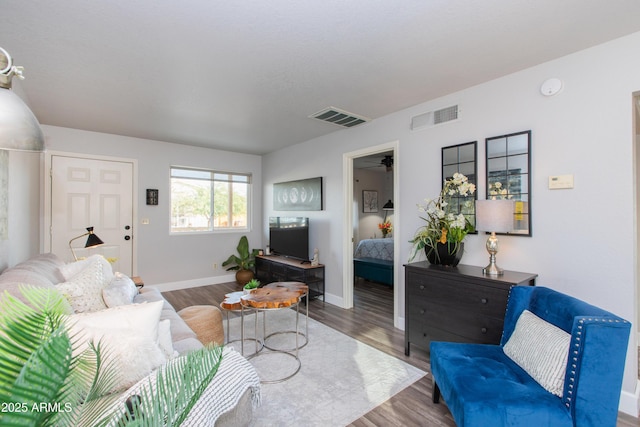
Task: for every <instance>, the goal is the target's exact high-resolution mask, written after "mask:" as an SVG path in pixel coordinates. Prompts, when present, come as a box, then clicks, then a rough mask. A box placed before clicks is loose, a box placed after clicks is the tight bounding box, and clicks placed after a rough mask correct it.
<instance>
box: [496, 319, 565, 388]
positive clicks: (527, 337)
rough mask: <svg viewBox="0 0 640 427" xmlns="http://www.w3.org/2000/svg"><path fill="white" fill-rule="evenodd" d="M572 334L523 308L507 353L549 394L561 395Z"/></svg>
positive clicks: (508, 343)
mask: <svg viewBox="0 0 640 427" xmlns="http://www.w3.org/2000/svg"><path fill="white" fill-rule="evenodd" d="M570 341H571V335H569V334H568V333H566V332H565V331H563V330H562V329H560V328H558V327H557V326H554V325H552V324H551V323H549V322H546V321H545V320H543V319H541V318H539V317H538V316H536V315H535V314H533V313H531V312H530V311H529V310H524V311H523V312H522V313H521V314H520V317H519V318H518V321H517V322H516V327H515V329H514V331H513V334H511V337H509V340H508V341H507V343H506V344H505V345H504V348H503V350H504V353H505V354H506V355H507V356H508V357H509V358H511V360H513V361H514V362H516V363H517V364H518V365H519V366H520V367H521V368H522V369H524V370H525V371H526V372H527V373H528V374H529V375H531V377H532V378H533V379H534V380H536V381H537V382H538V384H540V385H541V386H542V387H543V388H544V389H545V390H547V391H548V392H549V393H553V394H555V395H556V396H558V397H562V392H563V388H564V376H565V370H566V366H567V357H568V355H569V345H570Z"/></svg>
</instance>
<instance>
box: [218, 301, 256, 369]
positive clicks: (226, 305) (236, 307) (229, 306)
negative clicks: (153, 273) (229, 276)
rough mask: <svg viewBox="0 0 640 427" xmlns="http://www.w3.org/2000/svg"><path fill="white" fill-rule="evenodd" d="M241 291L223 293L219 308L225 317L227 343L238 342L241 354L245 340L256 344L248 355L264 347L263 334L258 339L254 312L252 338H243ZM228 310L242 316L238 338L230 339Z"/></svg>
mask: <svg viewBox="0 0 640 427" xmlns="http://www.w3.org/2000/svg"><path fill="white" fill-rule="evenodd" d="M242 295H243V292H242V291H239V292H231V293H229V294H227V295H225V298H224V300H223V301H222V302H221V303H220V308H221V309H222V311H223V312H224V314H225V316H226V318H227V322H226V323H227V332H226V334H225V336H226V339H227V342H226V343H227V344H231V343H234V342H240V354H242V355H243V356H244V355H245V354H244V342H245V341H253V342H255V344H256V347H255V352H254V353H252V354H250V355H248V356H249V357H250V356H254V355H256V354H257V353H258V352H259V351H261V350H262V349H263V348H264V335H263V340H262V341H260V340H259V339H258V313H256V319H255V325H254V337H253V338H245V336H244V315H243V308H242V304H240V298H241V297H242ZM230 312H234V313H240V314H241V315H242V316H243V318H242V322H241V325H240V328H241V332H240V339H235V340H232V339H231V331H230V328H229V313H230Z"/></svg>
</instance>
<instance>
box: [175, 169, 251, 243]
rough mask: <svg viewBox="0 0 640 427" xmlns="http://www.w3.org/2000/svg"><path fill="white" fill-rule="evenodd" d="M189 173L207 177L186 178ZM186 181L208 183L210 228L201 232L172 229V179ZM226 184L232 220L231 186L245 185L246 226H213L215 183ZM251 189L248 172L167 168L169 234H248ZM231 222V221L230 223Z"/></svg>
mask: <svg viewBox="0 0 640 427" xmlns="http://www.w3.org/2000/svg"><path fill="white" fill-rule="evenodd" d="M189 173H192V174H197V173H202V174H207V175H208V176H209V177H208V178H207V177H203V176H200V177H197V176H188V175H189ZM225 175H226V176H227V179H222V177H223V176H225ZM174 178H176V179H187V180H189V179H190V180H194V181H207V182H209V183H210V212H211V217H210V218H211V221H210V224H211V225H210V228H209V229H206V230H203V229H198V230H189V229H186V230H180V231H177V230H175V229H174V226H173V225H172V223H173V200H174V199H173V179H174ZM220 182H222V183H227V185H228V188H229V193H228V198H227V203H228V209H229V210H228V212H230V217H231V219H232V218H233V199H234V192H233V186H234V184H246V186H247V188H246V190H247V191H246V193H247V194H246V210H247V212H246V217H247V220H246V225H245V226H242V227H233V226H230V227H219V226H216V225H215V221H214V218H215V191H216V183H220ZM252 187H253V174H252V173H250V172H229V171H221V170H216V169H206V168H196V167H190V166H175V165H174V166H170V168H169V234H170V235H174V236H191V235H196V234H213V233H238V232H243V233H244V232H249V231H251V228H252V227H251V224H252V221H251V219H252V216H251V212H252V210H253V203H252V192H253V190H252ZM231 222H233V221H231Z"/></svg>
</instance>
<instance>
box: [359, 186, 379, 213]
mask: <svg viewBox="0 0 640 427" xmlns="http://www.w3.org/2000/svg"><path fill="white" fill-rule="evenodd" d="M362 212H364V213H374V212H378V192H377V191H374V190H362Z"/></svg>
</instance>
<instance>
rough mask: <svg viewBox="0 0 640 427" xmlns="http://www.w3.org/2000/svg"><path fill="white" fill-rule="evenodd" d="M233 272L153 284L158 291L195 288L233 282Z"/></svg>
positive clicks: (234, 278)
mask: <svg viewBox="0 0 640 427" xmlns="http://www.w3.org/2000/svg"><path fill="white" fill-rule="evenodd" d="M235 281H236V275H235V274H226V275H224V276H213V277H203V278H200V279H192V280H181V281H179V282H167V283H158V284H155V285H153V287H154V288H157V289H158V290H159V291H160V292H169V291H177V290H180V289H188V288H197V287H200V286H207V285H218V284H220V283H229V282H235Z"/></svg>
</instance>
